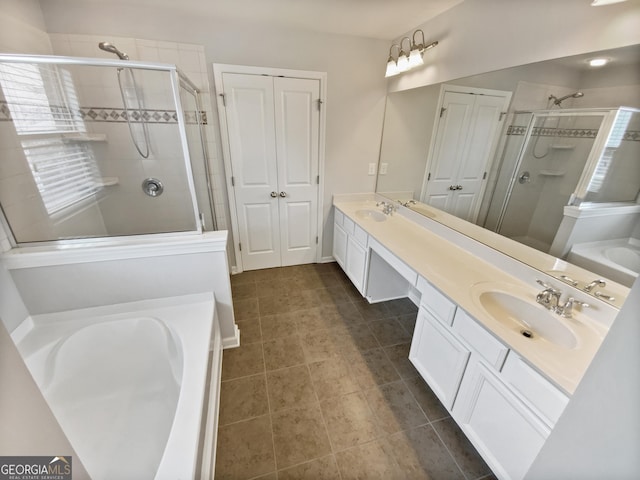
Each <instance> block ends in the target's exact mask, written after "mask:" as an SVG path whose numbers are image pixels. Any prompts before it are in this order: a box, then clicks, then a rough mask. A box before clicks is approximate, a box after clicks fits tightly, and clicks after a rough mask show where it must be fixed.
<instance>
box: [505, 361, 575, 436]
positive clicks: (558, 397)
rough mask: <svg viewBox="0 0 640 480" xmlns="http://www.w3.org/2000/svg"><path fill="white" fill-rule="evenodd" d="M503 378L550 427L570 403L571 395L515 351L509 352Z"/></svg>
mask: <svg viewBox="0 0 640 480" xmlns="http://www.w3.org/2000/svg"><path fill="white" fill-rule="evenodd" d="M502 378H503V379H504V380H505V381H506V382H507V383H508V384H509V385H510V386H511V388H513V389H514V390H515V391H517V392H518V393H519V394H520V395H521V396H522V397H523V399H524V401H525V402H526V403H528V404H529V406H530V407H531V408H533V409H534V410H535V411H536V412H537V413H538V414H539V415H540V416H542V417H543V420H545V421H546V422H547V423H548V424H549V426H550V427H553V426H554V425H555V423H556V422H557V421H558V418H560V414H561V413H562V412H563V410H564V407H566V406H567V403H569V397H567V396H566V395H565V394H564V393H562V392H561V391H560V390H558V388H556V387H555V386H554V385H553V384H552V383H551V382H550V381H549V380H547V379H546V378H544V377H543V376H542V375H540V374H539V373H538V372H536V371H535V370H534V369H533V368H531V367H530V366H529V365H527V364H526V363H525V362H524V361H523V360H522V359H521V358H520V357H519V356H518V355H516V354H515V353H513V352H509V355H508V356H507V360H506V361H505V363H504V367H503V368H502Z"/></svg>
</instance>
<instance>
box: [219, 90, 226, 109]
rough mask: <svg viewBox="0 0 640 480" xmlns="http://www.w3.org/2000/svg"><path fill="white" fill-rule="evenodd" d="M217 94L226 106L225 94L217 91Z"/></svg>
mask: <svg viewBox="0 0 640 480" xmlns="http://www.w3.org/2000/svg"><path fill="white" fill-rule="evenodd" d="M218 95H219V96H220V98H221V99H222V105H223V106H225V107H226V106H227V96H226V95H225V94H224V93H219V94H218Z"/></svg>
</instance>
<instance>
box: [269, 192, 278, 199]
mask: <svg viewBox="0 0 640 480" xmlns="http://www.w3.org/2000/svg"><path fill="white" fill-rule="evenodd" d="M269 195H271V198H276V197H277V196H278V192H271V193H270V194H269Z"/></svg>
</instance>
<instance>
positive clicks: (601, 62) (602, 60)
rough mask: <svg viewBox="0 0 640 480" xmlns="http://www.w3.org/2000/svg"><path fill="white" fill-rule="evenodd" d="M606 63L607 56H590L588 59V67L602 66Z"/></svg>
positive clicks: (607, 61) (607, 60)
mask: <svg viewBox="0 0 640 480" xmlns="http://www.w3.org/2000/svg"><path fill="white" fill-rule="evenodd" d="M607 63H609V59H608V58H592V59H591V60H589V66H590V67H603V66H605V65H606V64H607Z"/></svg>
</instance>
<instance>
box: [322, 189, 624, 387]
mask: <svg viewBox="0 0 640 480" xmlns="http://www.w3.org/2000/svg"><path fill="white" fill-rule="evenodd" d="M334 206H335V207H336V208H338V209H339V210H340V211H341V212H342V213H344V214H345V215H346V216H347V217H349V218H350V219H351V220H353V221H354V222H355V223H356V224H357V225H358V226H360V227H361V228H362V229H364V230H365V231H366V232H367V233H368V234H369V235H370V236H372V237H373V238H375V239H376V240H377V241H378V242H379V243H380V244H382V245H383V246H384V247H386V248H387V249H389V250H390V251H391V252H392V253H393V254H394V255H395V256H397V257H398V258H399V259H400V260H402V261H403V262H404V263H406V264H407V265H408V266H409V267H411V268H412V269H413V270H414V271H415V272H416V273H418V274H419V275H421V276H422V277H424V278H425V279H426V280H427V281H428V282H429V283H431V284H432V285H433V286H435V287H436V288H437V289H438V290H440V291H441V292H442V293H443V294H445V295H446V296H448V297H449V298H450V299H451V300H453V301H454V302H455V303H456V304H458V305H459V306H460V307H461V308H462V309H463V310H465V311H466V312H467V313H468V314H470V315H471V316H473V317H474V318H475V319H476V320H478V321H479V322H480V323H481V324H482V325H483V326H484V327H485V328H486V329H487V330H488V331H490V332H491V333H492V334H493V335H495V336H496V337H497V338H498V339H500V340H501V341H502V342H503V343H505V344H506V345H507V346H508V347H509V348H511V349H512V350H514V351H515V352H516V353H518V354H519V355H520V356H521V357H522V358H523V359H524V360H525V361H527V363H529V364H530V365H531V366H533V367H534V368H535V369H537V370H538V371H540V372H541V373H542V374H543V375H545V376H546V377H547V378H548V379H549V380H551V381H552V382H553V383H554V384H556V385H557V386H558V387H560V388H561V389H562V390H564V391H565V392H566V393H568V394H570V395H571V394H573V392H574V391H575V388H576V386H577V385H578V383H579V382H580V379H581V378H582V376H583V374H584V372H585V371H586V369H587V367H588V366H589V364H590V363H591V360H592V359H593V356H594V355H595V353H596V351H597V350H598V348H599V347H600V344H601V343H602V340H603V339H604V337H605V335H606V333H607V331H608V327H607V325H610V322H611V321H612V318H611V317H612V316H615V310H614V309H612V307H610V306H608V305H606V304H605V303H604V302H601V301H598V300H596V299H593V300H592V301H590V302H589V303H590V304H591V308H590V309H585V311H586V310H588V311H589V313H588V314H585V313H583V312H578V313H577V314H576V315H574V318H572V319H564V318H561V317H560V316H559V315H557V314H553V315H555V316H556V317H557V319H558V322H561V323H563V324H564V325H565V326H567V327H569V328H570V329H571V330H572V331H573V333H574V335H575V337H576V340H577V344H576V346H575V347H574V348H572V349H568V348H565V347H562V346H559V345H556V344H554V343H550V342H548V341H546V340H544V339H542V338H536V339H535V341H532V339H529V338H525V337H524V336H522V335H521V334H520V332H518V331H514V329H513V328H508V327H507V326H506V325H505V324H504V323H502V322H499V321H497V320H496V319H495V318H494V317H493V316H491V315H489V314H488V313H487V312H486V311H485V309H484V308H483V307H482V305H481V304H480V302H479V300H478V294H477V292H478V289H479V288H482V287H483V286H485V287H486V288H490V289H493V290H498V291H507V292H517V294H518V295H519V296H521V297H525V298H527V299H530V300H531V303H532V304H533V305H536V301H535V297H536V294H537V293H538V292H540V291H541V290H542V289H543V287H540V286H539V285H537V284H536V283H535V281H531V282H525V281H523V280H522V279H519V278H516V277H515V276H512V275H510V274H508V273H506V272H505V271H504V270H502V269H501V268H499V267H497V266H496V265H494V264H492V263H489V262H487V261H485V260H483V259H482V258H480V257H479V256H478V255H475V254H473V253H471V252H470V251H468V250H466V249H463V248H462V247H460V246H458V245H456V244H455V243H453V242H451V241H449V240H446V239H445V238H443V237H442V236H440V235H438V234H436V233H434V232H432V231H430V230H429V229H428V228H426V227H425V226H422V225H419V224H418V223H416V222H414V221H412V220H410V219H408V218H406V217H405V216H403V215H401V214H398V213H395V214H392V215H387V217H386V219H385V220H384V221H378V222H377V221H374V220H372V219H369V218H366V217H362V216H359V215H356V212H357V211H358V210H363V209H368V210H378V211H379V210H380V208H379V207H376V203H375V201H373V200H354V199H334ZM513 261H515V260H513ZM537 276H538V277H542V274H539V275H537ZM588 315H595V316H605V317H607V316H608V317H609V318H607V319H605V321H596V320H594V319H593V318H591V317H590V316H588Z"/></svg>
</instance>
